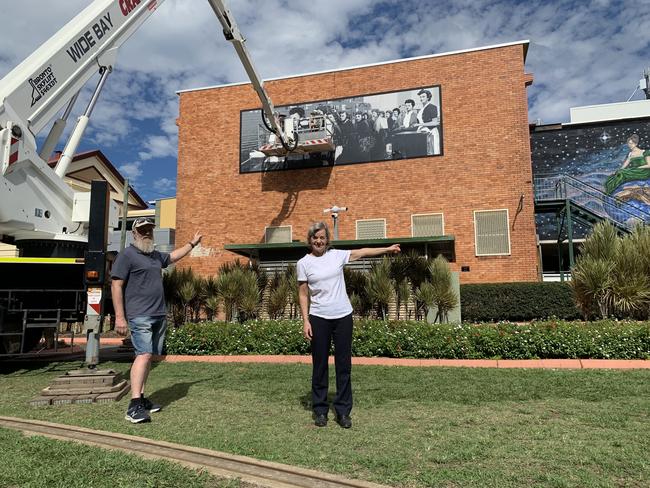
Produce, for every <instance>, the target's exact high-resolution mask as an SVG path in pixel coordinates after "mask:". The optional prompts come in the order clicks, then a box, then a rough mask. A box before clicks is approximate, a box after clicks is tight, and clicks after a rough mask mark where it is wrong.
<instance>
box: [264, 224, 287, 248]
mask: <svg viewBox="0 0 650 488" xmlns="http://www.w3.org/2000/svg"><path fill="white" fill-rule="evenodd" d="M264 241H265V242H266V243H267V244H276V243H279V242H291V226H290V225H284V226H280V227H266V229H264Z"/></svg>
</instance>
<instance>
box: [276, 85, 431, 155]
mask: <svg viewBox="0 0 650 488" xmlns="http://www.w3.org/2000/svg"><path fill="white" fill-rule="evenodd" d="M417 95H418V98H419V107H418V106H417V105H418V104H417V103H416V102H415V100H413V99H411V98H409V99H406V100H405V101H404V103H403V104H401V105H400V106H399V107H395V108H392V109H390V110H385V109H380V108H373V107H372V104H370V103H363V104H360V107H358V108H357V109H356V110H350V109H349V108H348V107H345V108H343V109H337V108H336V107H334V106H331V105H322V106H319V107H318V108H316V109H314V110H312V111H311V112H310V113H309V114H305V110H304V109H303V108H302V107H293V108H291V109H290V111H289V117H291V118H292V119H293V126H294V127H295V128H296V130H297V131H298V133H299V137H304V136H303V134H305V135H306V132H309V131H317V130H320V129H324V130H325V131H327V134H329V135H331V137H332V140H333V143H334V145H335V150H334V154H333V160H334V161H335V162H337V163H358V162H364V161H381V160H386V159H401V158H405V157H418V156H432V155H437V154H440V153H441V150H440V130H439V127H440V112H439V110H438V107H437V106H436V105H435V104H434V103H433V102H432V93H431V90H428V89H422V90H420V91H419V92H418V94H417Z"/></svg>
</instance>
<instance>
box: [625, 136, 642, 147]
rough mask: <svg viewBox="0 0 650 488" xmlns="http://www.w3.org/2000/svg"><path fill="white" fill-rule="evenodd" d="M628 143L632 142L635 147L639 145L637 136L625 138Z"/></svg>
mask: <svg viewBox="0 0 650 488" xmlns="http://www.w3.org/2000/svg"><path fill="white" fill-rule="evenodd" d="M627 140H628V141H632V142H633V143H634V144H635V145H638V144H639V134H632V135H631V136H630V137H628V138H627Z"/></svg>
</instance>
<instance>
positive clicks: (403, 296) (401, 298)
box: [395, 278, 411, 320]
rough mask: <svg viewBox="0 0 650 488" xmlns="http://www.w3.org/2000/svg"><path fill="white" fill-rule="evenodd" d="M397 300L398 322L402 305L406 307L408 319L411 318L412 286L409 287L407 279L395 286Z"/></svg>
mask: <svg viewBox="0 0 650 488" xmlns="http://www.w3.org/2000/svg"><path fill="white" fill-rule="evenodd" d="M395 299H396V302H397V303H396V306H397V320H399V318H400V312H401V309H402V305H404V308H405V312H406V318H407V319H408V316H409V300H410V299H411V285H409V282H408V280H407V279H406V278H405V279H403V280H402V281H400V282H398V283H397V284H396V285H395Z"/></svg>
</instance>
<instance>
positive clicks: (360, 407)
mask: <svg viewBox="0 0 650 488" xmlns="http://www.w3.org/2000/svg"><path fill="white" fill-rule="evenodd" d="M7 366H9V365H5V370H6V371H5V372H4V374H2V375H1V376H0V415H9V416H16V417H24V418H33V419H41V420H47V421H51V422H60V423H68V424H75V425H80V426H84V427H89V428H96V429H102V430H110V431H117V432H124V433H127V434H133V435H140V436H145V437H150V438H154V439H162V440H167V441H171V442H177V443H183V444H189V445H193V446H199V447H205V448H210V449H216V450H220V451H226V452H231V453H236V454H242V455H246V456H253V457H256V458H260V459H266V460H271V461H277V462H282V463H288V464H294V465H300V466H305V467H308V468H312V469H319V470H323V471H328V472H332V473H339V474H342V475H345V476H349V477H355V478H361V479H366V480H371V481H375V482H379V483H384V484H387V485H395V486H407V487H428V486H443V487H478V486H489V487H499V488H503V487H521V486H535V487H537V486H549V487H569V486H575V487H585V486H589V487H601V486H602V487H606V486H607V487H610V486H627V487H647V486H650V461H649V457H648V452H650V371H648V370H636V371H635V370H633V371H607V370H602V371H598V370H497V369H466V368H403V367H402V368H400V367H377V366H354V367H353V385H354V387H353V389H354V397H355V407H354V410H353V412H352V419H353V422H354V426H353V428H352V429H351V430H344V429H341V428H340V427H338V426H337V425H336V424H335V423H334V422H333V421H330V424H329V425H328V426H327V427H326V428H322V429H319V428H316V427H314V426H313V424H312V420H311V414H310V407H309V398H310V394H309V391H310V374H311V373H310V372H311V369H310V367H309V366H306V365H270V364H207V363H203V364H201V363H184V364H165V363H160V364H156V365H155V368H154V369H153V371H152V373H151V379H150V384H149V391H150V392H151V393H150V396H151V398H152V399H154V400H156V401H158V402H160V403H162V404H163V405H164V406H165V407H166V408H165V409H164V410H163V411H162V412H159V413H157V414H152V417H153V422H152V423H150V424H144V425H131V424H129V423H128V422H126V421H125V420H124V419H123V417H124V411H125V409H126V405H127V400H126V399H124V400H122V401H120V402H119V403H117V404H104V405H66V406H57V407H39V408H32V407H28V406H27V402H28V401H29V399H30V398H31V397H33V396H35V395H36V394H37V393H38V392H39V391H40V389H42V388H43V387H45V386H47V385H48V384H49V381H50V380H51V379H52V378H54V377H56V376H57V375H59V374H62V373H63V372H64V371H66V370H68V369H74V368H75V367H76V366H78V365H77V364H61V363H52V364H49V365H46V366H43V367H41V366H35V369H17V367H16V368H14V369H7ZM0 367H1V366H0ZM107 367H112V368H114V369H117V370H120V371H124V372H126V371H127V370H128V367H129V365H128V364H126V363H105V364H103V365H102V368H107ZM36 368H40V369H36ZM331 369H333V368H331ZM330 383H331V384H333V383H334V381H333V378H331V380H330ZM331 417H332V415H330V418H331ZM5 435H6V434H5ZM4 444H5V443H4V441H3V450H6V447H5V446H4ZM8 444H9V445H10V446H11V445H13V444H12V442H9V443H8ZM56 449H57V450H58V449H62V448H58V447H56ZM84 449H85V448H84ZM21 452H24V453H25V455H26V456H32V457H34V458H37V459H41V460H42V459H45V458H46V454H45V450H39V451H33V450H25V449H22V450H21ZM71 452H77V453H78V452H79V449H78V448H73V449H72V451H71ZM30 453H34V454H30ZM4 455H5V456H6V454H4ZM106 456H108V455H106ZM86 458H87V456H83V459H84V460H85V459H86ZM78 459H80V457H78ZM0 465H1V464H0ZM96 470H101V466H100V465H98V466H97V468H96ZM177 475H178V476H180V474H177ZM169 476H172V474H170V475H169ZM170 479H171V478H170ZM161 486H162V485H161ZM190 486H191V483H190Z"/></svg>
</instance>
